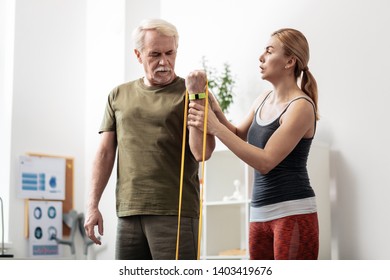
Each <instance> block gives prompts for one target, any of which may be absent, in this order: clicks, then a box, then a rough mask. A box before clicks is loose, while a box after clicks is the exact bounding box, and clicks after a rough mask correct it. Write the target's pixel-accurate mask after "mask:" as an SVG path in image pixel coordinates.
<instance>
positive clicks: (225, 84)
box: [202, 56, 235, 113]
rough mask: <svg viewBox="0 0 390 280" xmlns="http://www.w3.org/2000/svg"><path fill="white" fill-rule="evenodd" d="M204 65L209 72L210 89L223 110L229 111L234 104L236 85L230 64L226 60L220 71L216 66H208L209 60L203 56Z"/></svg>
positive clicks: (207, 72) (224, 111)
mask: <svg viewBox="0 0 390 280" xmlns="http://www.w3.org/2000/svg"><path fill="white" fill-rule="evenodd" d="M202 66H203V69H204V70H205V71H206V74H207V79H208V87H209V89H210V90H211V92H212V93H213V94H214V95H215V98H216V99H217V100H218V102H219V105H220V107H221V109H222V112H223V113H228V112H229V107H230V105H231V104H233V97H234V92H233V89H234V86H235V81H234V79H233V76H232V73H231V70H230V64H229V63H227V62H225V63H224V65H223V71H222V72H221V73H219V72H217V70H216V69H215V68H213V67H211V68H210V67H208V65H207V60H206V58H205V57H204V56H203V57H202Z"/></svg>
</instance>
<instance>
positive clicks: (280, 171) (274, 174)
mask: <svg viewBox="0 0 390 280" xmlns="http://www.w3.org/2000/svg"><path fill="white" fill-rule="evenodd" d="M302 98H303V99H306V100H307V101H308V102H310V103H311V101H310V100H308V99H307V98H305V97H298V98H296V99H294V100H292V101H290V102H289V103H288V105H287V106H286V108H285V109H284V110H283V111H282V112H281V113H280V115H279V116H278V117H277V118H276V119H275V120H273V121H271V122H269V123H266V124H260V123H259V122H258V121H257V120H256V119H257V115H258V114H259V110H260V109H261V108H262V106H263V104H264V101H265V100H266V99H267V98H265V99H264V101H263V102H262V103H261V104H260V106H259V107H258V108H257V110H256V112H255V117H254V118H253V122H252V124H251V127H250V128H249V131H248V143H250V144H252V145H254V146H256V147H259V148H262V149H263V148H264V147H265V145H266V143H267V141H268V139H269V138H270V137H271V135H272V134H273V133H274V132H275V131H276V130H277V129H278V128H279V126H280V118H281V116H282V115H283V114H284V113H285V112H286V110H287V109H288V107H289V106H290V104H291V103H292V102H294V101H296V100H299V99H302ZM311 104H312V103H311ZM313 107H314V105H313ZM312 140H313V137H312V138H302V139H301V140H300V141H299V143H298V144H297V145H296V147H295V148H294V149H293V150H292V151H291V153H290V154H289V155H288V156H287V157H286V158H285V159H284V160H283V161H282V162H281V163H279V164H278V165H277V166H276V167H275V168H274V169H272V170H271V171H270V172H269V173H268V174H265V175H263V174H261V173H260V172H258V171H257V170H254V182H253V192H252V201H251V206H252V207H263V206H267V205H271V204H275V203H280V202H285V201H291V200H299V199H305V198H309V197H314V196H315V193H314V191H313V189H312V187H311V185H310V180H309V176H308V172H307V168H306V164H307V159H308V155H309V151H310V146H311V143H312Z"/></svg>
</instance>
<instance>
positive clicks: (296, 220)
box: [249, 213, 319, 260]
mask: <svg viewBox="0 0 390 280" xmlns="http://www.w3.org/2000/svg"><path fill="white" fill-rule="evenodd" d="M318 238H319V237H318V217H317V213H311V214H301V215H293V216H287V217H283V218H280V219H276V220H272V221H269V222H251V223H250V230H249V255H250V259H251V260H316V259H317V258H318V250H319V240H318Z"/></svg>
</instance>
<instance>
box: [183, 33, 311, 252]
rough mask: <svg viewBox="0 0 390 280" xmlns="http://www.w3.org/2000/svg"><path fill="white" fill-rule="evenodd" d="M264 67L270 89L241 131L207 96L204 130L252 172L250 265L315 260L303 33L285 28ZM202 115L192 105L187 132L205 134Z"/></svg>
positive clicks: (271, 46) (264, 56)
mask: <svg viewBox="0 0 390 280" xmlns="http://www.w3.org/2000/svg"><path fill="white" fill-rule="evenodd" d="M259 60H260V73H261V77H262V79H264V80H267V81H269V82H270V83H271V84H272V85H273V88H272V90H270V91H267V92H265V93H264V94H262V95H260V96H259V97H258V98H257V99H256V100H255V102H254V104H253V105H252V108H251V109H250V111H249V113H248V115H247V116H246V118H245V119H244V120H243V122H242V123H241V124H240V125H238V126H235V125H233V124H232V123H230V122H229V121H228V120H227V119H226V117H225V116H224V114H223V113H222V111H221V109H220V107H219V104H218V102H217V101H216V100H215V98H214V97H213V96H212V95H210V99H211V102H210V107H211V108H212V110H211V109H210V110H208V112H209V114H208V124H207V130H208V133H209V134H212V135H215V136H216V137H218V138H219V139H220V140H221V142H223V143H224V144H225V145H226V146H227V147H228V148H229V149H230V150H231V151H232V152H233V153H235V154H236V155H237V156H238V157H239V158H240V159H242V160H243V161H244V162H246V163H247V164H248V165H250V166H252V167H253V168H254V170H255V176H254V184H253V193H252V200H251V208H250V235H249V243H250V244H249V252H250V258H251V259H317V258H318V249H319V240H318V218H317V208H316V199H315V193H314V191H313V189H312V187H311V185H310V180H309V176H308V172H307V169H306V163H307V158H308V155H309V151H310V146H311V143H312V140H313V137H314V134H315V130H316V121H317V120H318V119H319V118H318V112H317V84H316V81H315V79H314V77H313V76H312V74H311V73H310V71H309V68H308V62H309V45H308V42H307V40H306V38H305V36H304V35H303V34H302V33H301V32H300V31H298V30H295V29H291V28H286V29H280V30H278V31H276V32H274V33H273V34H272V35H271V37H270V40H269V42H268V44H267V45H266V47H265V50H264V52H263V53H262V54H261V56H260V59H259ZM298 81H300V84H299V85H298ZM203 116H204V107H202V106H201V105H200V104H196V103H190V109H189V115H188V125H189V126H193V127H197V128H198V129H201V130H202V129H203Z"/></svg>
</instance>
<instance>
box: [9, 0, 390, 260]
mask: <svg viewBox="0 0 390 280" xmlns="http://www.w3.org/2000/svg"><path fill="white" fill-rule="evenodd" d="M111 2H112V1H111ZM111 2H108V1H107V0H99V1H79V0H68V1H66V0H56V1H53V0H40V1H29V0H17V1H16V7H15V11H16V12H15V49H14V52H15V58H14V67H15V71H14V84H13V88H14V91H13V94H14V96H13V107H12V134H11V137H12V138H11V143H12V145H11V160H12V164H14V163H15V160H16V157H17V156H18V155H20V154H23V153H25V152H41V153H50V154H61V155H66V156H74V157H75V164H76V174H75V187H76V191H75V206H76V209H77V210H79V211H83V209H84V206H85V201H86V197H85V196H86V193H87V191H88V190H87V186H88V184H89V176H90V169H91V164H92V159H93V155H94V152H95V150H96V146H97V142H98V135H97V129H98V127H99V125H100V121H101V117H102V113H103V109H104V108H103V106H104V103H105V100H106V95H107V94H108V91H109V90H110V89H111V88H112V87H113V86H115V85H116V84H117V83H119V82H121V81H124V80H128V79H133V78H136V77H138V76H139V75H141V74H140V73H141V72H140V68H139V67H140V66H139V65H137V63H136V62H135V60H134V57H133V55H132V50H131V49H132V47H131V44H130V34H129V33H130V32H131V29H132V27H133V26H135V23H136V22H138V21H139V20H138V19H140V18H144V17H154V16H158V15H161V16H162V17H163V18H165V19H167V20H169V21H171V22H173V23H174V24H176V25H177V27H178V29H179V32H180V35H181V36H180V42H179V54H178V61H177V72H178V74H180V75H181V76H185V75H187V74H188V72H189V71H190V70H192V69H194V68H198V67H200V59H201V57H202V56H203V55H206V56H207V57H208V59H209V62H210V64H212V65H213V66H215V67H220V66H222V63H223V62H225V61H227V62H229V63H230V64H231V66H232V71H233V73H234V74H235V75H236V77H237V87H236V94H237V95H236V99H235V103H234V105H233V108H232V110H231V111H232V114H231V115H232V117H233V120H234V121H239V120H240V117H241V116H242V115H243V114H244V113H245V112H246V110H247V109H248V107H249V105H250V104H251V102H252V101H253V100H254V98H255V97H256V96H257V95H258V94H259V93H260V92H261V91H263V90H265V89H267V88H268V87H269V85H268V84H267V83H266V82H264V81H262V80H261V79H260V77H259V72H258V57H259V55H260V53H261V51H262V50H263V48H264V45H265V43H266V41H267V40H268V37H269V34H270V33H271V32H272V31H274V30H276V29H278V28H280V27H286V26H289V27H294V28H298V29H300V30H301V31H303V32H304V33H305V34H306V36H307V38H308V40H309V43H310V46H311V61H310V63H309V67H310V70H311V71H312V73H313V74H314V76H315V77H316V78H317V81H318V85H319V90H320V92H319V106H320V113H321V116H322V118H321V120H320V122H319V123H318V131H317V136H316V140H317V141H321V142H326V143H328V144H329V145H330V147H331V150H332V154H331V177H332V178H331V181H332V186H331V198H332V231H333V232H332V237H333V247H332V249H333V251H332V254H333V257H334V258H340V259H389V258H390V243H388V242H386V240H387V236H388V235H389V233H390V221H389V220H388V219H385V218H382V217H383V216H385V215H386V213H388V212H389V210H390V209H389V206H388V203H387V197H389V196H390V188H389V185H390V178H389V177H388V176H387V174H388V170H387V168H388V167H389V166H390V163H389V161H390V147H389V146H388V145H387V143H389V140H390V139H389V138H390V135H389V133H387V131H386V127H387V126H388V125H387V121H386V117H384V116H385V113H386V110H387V104H388V103H389V101H390V95H389V94H387V93H389V89H388V85H387V79H388V77H389V72H390V71H389V70H388V67H387V65H390V63H389V62H390V61H389V60H390V58H389V56H388V55H387V52H388V50H389V49H390V38H389V35H388V34H389V33H388V30H387V27H388V26H390V19H389V18H388V17H387V15H386V13H387V11H388V10H389V8H390V4H388V1H386V0H371V1H368V0H366V1H363V0H344V1H336V0H329V1H320V0H295V1H287V0H285V1H282V0H275V1H267V2H265V1H256V0H240V1H234V0H207V1H206V0H198V1H179V0H160V1H158V0H154V1H152V0H149V1H125V2H124V0H122V1H114V2H112V3H111ZM136 2H139V3H136ZM104 9H106V10H105V11H104ZM99 15H100V16H99ZM130 26H131V27H130ZM86 34H87V36H85V35H86ZM99 36H101V37H99ZM129 52H130V54H129ZM121 60H124V61H123V62H122V61H121ZM122 63H124V64H122ZM42 139H44V141H42ZM64 139H65V141H64ZM15 174H16V173H15V165H11V189H10V204H11V211H12V217H13V219H11V220H10V234H9V236H11V237H12V240H11V241H13V243H14V246H15V248H14V253H15V255H18V256H25V253H26V240H25V239H24V237H23V216H24V213H23V209H24V207H23V202H22V201H20V200H18V199H16V194H15V191H14V190H13V188H12V186H14V178H15ZM114 175H115V174H114ZM113 179H114V178H113ZM114 181H115V180H111V181H110V184H109V186H108V187H107V190H106V192H105V194H104V198H103V201H102V206H101V209H102V211H103V214H104V216H105V221H106V224H105V236H104V237H103V241H104V242H106V243H105V244H106V246H107V247H104V245H103V246H102V247H101V248H96V249H95V248H94V249H93V250H92V251H93V253H94V254H92V255H93V256H92V257H96V258H100V259H110V258H113V246H114V242H115V240H114V236H115V232H114V231H115V223H116V219H115V217H114V215H115V214H114V213H113V205H114V204H113V203H114V202H113V199H114V184H115V182H114Z"/></svg>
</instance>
